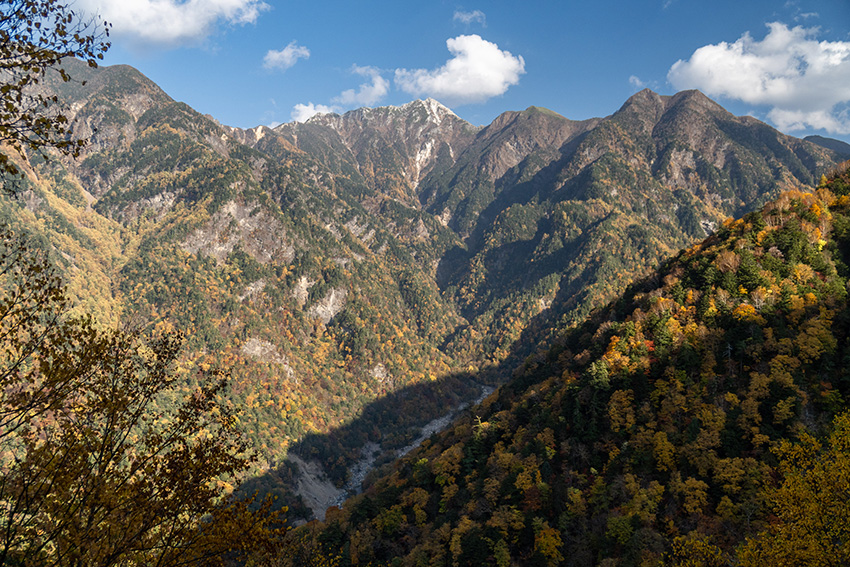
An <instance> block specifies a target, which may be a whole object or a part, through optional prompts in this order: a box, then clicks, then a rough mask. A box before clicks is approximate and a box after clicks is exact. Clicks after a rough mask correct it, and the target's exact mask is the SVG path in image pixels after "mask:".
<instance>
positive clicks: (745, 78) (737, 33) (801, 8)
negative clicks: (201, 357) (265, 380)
mask: <svg viewBox="0 0 850 567" xmlns="http://www.w3.org/2000/svg"><path fill="white" fill-rule="evenodd" d="M74 6H75V9H76V10H78V11H82V12H88V13H90V14H91V13H94V12H97V13H98V14H99V15H100V16H101V17H102V18H103V19H106V20H107V21H109V22H110V23H111V26H112V29H111V34H110V39H111V41H112V48H111V49H110V50H109V52H108V53H107V54H106V57H105V60H104V63H105V64H106V65H113V64H119V63H123V64H129V65H132V66H133V67H136V68H137V69H139V70H140V71H141V72H142V73H144V74H145V75H147V76H148V77H150V78H151V79H152V80H153V81H155V82H156V83H157V84H158V85H160V86H161V87H162V88H163V89H164V90H165V91H166V92H167V93H168V94H169V95H170V96H171V97H173V98H175V99H177V100H180V101H183V102H186V103H187V104H189V105H190V106H191V107H193V108H194V109H195V110H198V111H199V112H202V113H204V114H210V115H212V116H213V117H214V118H216V119H217V120H219V121H220V122H222V123H224V124H228V125H231V126H238V127H242V128H251V127H254V126H257V125H260V124H264V125H272V126H273V125H276V124H279V123H282V122H289V121H291V120H304V119H306V118H308V117H309V116H311V115H312V114H315V113H316V112H328V111H332V112H338V113H342V112H345V111H347V110H351V109H354V108H358V107H361V106H385V105H389V104H392V105H400V104H404V103H406V102H409V101H411V100H414V99H417V98H427V97H432V98H435V99H437V100H439V101H440V102H442V103H444V104H446V105H447V106H449V107H450V108H451V109H452V110H453V111H454V112H455V113H457V114H458V115H459V116H460V117H461V118H464V119H466V120H468V121H469V122H471V123H473V124H476V125H480V124H488V123H490V122H491V121H492V120H493V119H494V118H495V117H496V116H498V115H499V114H501V113H502V112H504V111H508V110H523V109H525V108H527V107H529V106H542V107H545V108H548V109H550V110H554V111H555V112H558V113H559V114H562V115H563V116H565V117H567V118H570V119H574V120H582V119H586V118H590V117H594V116H607V115H609V114H612V113H613V112H615V111H616V110H617V109H618V108H619V107H620V106H621V105H622V104H623V103H624V102H625V101H626V99H627V98H628V97H629V96H631V95H632V94H634V93H635V92H637V91H639V90H641V89H643V88H645V87H648V88H651V89H652V90H654V91H656V92H658V93H660V94H673V93H675V92H678V91H680V90H683V89H691V88H697V89H700V90H701V91H703V92H704V93H705V94H707V95H708V96H710V97H712V98H713V99H714V100H716V101H717V102H719V103H720V104H722V105H723V106H724V107H726V108H727V109H728V110H729V111H730V112H733V113H734V114H738V115H742V114H750V115H752V116H755V117H756V118H759V119H761V120H764V121H765V122H767V123H769V124H771V125H773V126H775V127H777V128H778V129H780V130H782V131H783V132H786V133H788V134H792V135H795V136H800V137H802V136H805V135H809V134H820V135H823V136H829V137H833V138H837V139H840V140H844V141H847V142H850V0H789V1H783V0H779V1H775V0H774V1H770V0H747V1H745V2H741V1H740V0H622V1H614V0H597V1H595V2H586V1H585V2H576V1H573V0H528V1H526V2H523V3H519V2H507V1H502V0H480V1H478V2H475V1H472V0H462V1H461V2H446V1H445V0H432V1H430V2H406V1H403V0H392V1H390V0H374V1H370V2H353V1H340V0H335V1H325V2H323V1H319V0H314V1H311V2H304V1H299V2H296V1H283V0H75V1H74Z"/></svg>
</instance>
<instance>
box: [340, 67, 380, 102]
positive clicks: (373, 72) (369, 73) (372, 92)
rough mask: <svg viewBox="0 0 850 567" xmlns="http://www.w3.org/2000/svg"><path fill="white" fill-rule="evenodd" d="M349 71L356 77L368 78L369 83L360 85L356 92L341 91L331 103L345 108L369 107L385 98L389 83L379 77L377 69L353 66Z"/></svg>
mask: <svg viewBox="0 0 850 567" xmlns="http://www.w3.org/2000/svg"><path fill="white" fill-rule="evenodd" d="M351 70H352V72H353V73H356V74H357V75H361V76H363V77H368V78H369V79H371V82H368V83H363V84H361V85H360V87H359V88H358V89H357V91H355V90H354V89H348V90H346V91H343V92H342V93H341V94H340V95H339V96H338V97H334V98H333V102H338V103H339V104H342V105H345V106H352V105H361V106H371V105H373V104H375V103H377V102H378V101H380V100H381V99H382V98H384V97H385V96H387V93H388V92H389V90H390V82H389V81H388V80H386V79H385V78H383V77H382V76H381V72H380V70H379V69H377V68H375V67H359V66H357V65H354V66H353V67H352V68H351Z"/></svg>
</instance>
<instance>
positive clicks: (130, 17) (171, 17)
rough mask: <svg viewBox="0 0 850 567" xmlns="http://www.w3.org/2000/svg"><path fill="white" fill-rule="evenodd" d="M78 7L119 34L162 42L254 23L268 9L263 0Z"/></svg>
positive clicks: (106, 1)
mask: <svg viewBox="0 0 850 567" xmlns="http://www.w3.org/2000/svg"><path fill="white" fill-rule="evenodd" d="M75 7H77V8H79V9H81V10H82V11H84V12H87V13H91V14H94V13H96V14H98V16H99V17H101V18H103V19H104V20H106V21H108V22H109V23H111V24H112V33H113V34H114V35H116V36H119V37H120V36H126V37H128V38H130V39H131V40H133V41H136V42H139V43H145V44H163V45H177V44H183V43H192V42H197V41H200V40H203V39H204V38H206V37H207V36H209V35H210V33H212V31H213V29H214V28H215V26H216V25H217V24H219V23H228V24H252V23H254V22H256V21H257V18H258V17H259V15H260V12H262V11H264V10H268V9H269V5H268V4H266V3H265V2H263V1H262V0H185V1H181V0H76V4H75Z"/></svg>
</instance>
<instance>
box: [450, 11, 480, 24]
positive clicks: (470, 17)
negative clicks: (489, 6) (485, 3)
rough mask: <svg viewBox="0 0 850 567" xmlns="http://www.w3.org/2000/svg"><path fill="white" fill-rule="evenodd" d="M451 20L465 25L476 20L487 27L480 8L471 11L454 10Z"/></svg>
mask: <svg viewBox="0 0 850 567" xmlns="http://www.w3.org/2000/svg"><path fill="white" fill-rule="evenodd" d="M452 19H453V20H456V21H458V22H462V23H464V24H466V25H469V24H471V23H473V22H477V23H479V24H481V25H482V26H484V27H487V16H485V15H484V12H482V11H481V10H473V11H472V12H462V11H460V10H456V11H455V14H454V17H453V18H452Z"/></svg>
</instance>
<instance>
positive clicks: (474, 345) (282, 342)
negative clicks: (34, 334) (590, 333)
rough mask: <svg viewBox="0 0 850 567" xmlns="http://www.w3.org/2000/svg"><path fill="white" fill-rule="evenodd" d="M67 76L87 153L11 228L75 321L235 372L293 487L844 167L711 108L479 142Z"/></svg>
mask: <svg viewBox="0 0 850 567" xmlns="http://www.w3.org/2000/svg"><path fill="white" fill-rule="evenodd" d="M68 72H69V73H70V74H71V76H73V77H74V79H75V80H74V81H72V82H69V83H64V82H61V81H59V80H57V81H56V82H52V83H51V82H48V83H47V84H45V85H44V86H43V88H46V89H51V90H52V91H53V92H55V93H56V94H57V95H58V96H59V97H60V99H61V100H62V102H63V104H64V105H65V107H66V109H67V111H66V114H67V116H68V118H69V120H70V124H71V128H72V134H73V136H75V137H80V138H85V139H88V140H89V143H88V145H87V146H86V147H85V148H84V150H83V152H82V155H81V156H80V157H79V158H78V159H70V158H65V157H62V156H58V155H57V156H47V157H48V158H49V159H42V158H41V157H32V158H31V160H30V162H29V163H27V164H23V168H24V170H25V173H26V175H25V176H24V177H23V178H22V179H19V180H13V181H10V183H15V184H17V185H16V189H15V191H16V193H17V195H18V197H17V198H12V197H3V199H2V201H0V214H2V215H3V217H4V219H6V220H7V221H8V222H9V223H10V224H12V225H14V226H17V227H19V228H21V229H23V230H26V231H28V232H29V233H31V234H32V235H33V237H34V238H35V239H36V240H37V241H38V242H40V243H41V245H42V246H43V247H45V248H46V249H48V250H50V251H51V253H52V254H53V257H54V261H55V263H56V264H57V266H58V268H59V269H60V271H61V272H62V273H63V274H64V276H65V278H66V280H67V282H68V283H67V285H68V289H69V292H70V293H71V295H72V296H73V297H74V298H75V299H76V302H77V305H78V309H79V310H81V311H84V312H87V313H91V314H93V315H94V316H95V317H96V319H97V320H98V321H100V322H101V324H103V325H112V326H115V325H126V326H131V327H134V328H137V329H139V330H140V331H141V332H144V331H146V330H150V329H155V328H166V329H168V328H174V329H180V330H182V331H184V332H186V334H187V337H188V339H187V349H188V350H187V352H188V353H189V354H187V357H186V358H187V359H186V361H185V365H186V366H187V367H189V366H192V365H212V364H218V365H224V366H227V367H228V368H229V369H231V373H232V380H231V386H230V391H229V392H228V398H229V400H230V402H231V403H232V404H234V406H236V407H238V408H239V409H240V411H241V417H240V427H241V428H242V430H243V432H244V433H245V435H246V436H247V438H248V439H249V440H250V442H251V444H252V446H253V447H254V449H255V450H256V451H257V452H258V454H259V455H260V456H261V460H260V463H259V465H258V473H267V474H266V475H265V476H266V477H267V478H269V479H277V480H276V481H274V482H273V484H274V483H275V482H276V483H278V484H279V485H280V486H283V487H284V488H283V489H284V490H285V489H286V486H288V485H291V483H292V478H293V475H294V474H295V471H294V469H293V468H292V466H291V465H288V464H286V463H285V462H284V458H285V456H286V455H287V453H288V452H289V451H291V450H293V449H294V450H297V452H298V454H299V455H301V456H302V457H303V458H305V459H307V460H310V459H313V460H316V461H318V462H319V463H320V464H321V466H322V467H323V469H324V470H325V472H326V473H327V474H328V475H329V476H330V478H331V479H332V480H333V481H334V482H337V483H338V484H342V483H344V481H345V479H346V477H347V475H348V474H349V467H350V465H351V463H353V462H354V461H356V460H357V459H358V458H359V457H360V455H361V449H362V448H363V447H364V446H365V445H366V444H367V443H369V442H374V443H377V444H378V445H379V446H380V447H381V449H382V450H383V451H384V452H385V460H386V459H389V458H390V457H391V456H392V455H394V454H395V450H397V449H398V448H399V447H403V446H404V445H406V444H408V443H409V442H410V441H411V440H413V439H415V438H416V437H417V435H418V430H419V429H418V428H419V427H421V426H422V425H423V424H424V423H426V422H428V421H430V420H431V419H433V418H434V417H437V416H439V415H442V414H443V413H445V411H446V409H447V408H450V407H454V406H456V405H457V404H459V403H461V402H463V401H466V400H470V399H473V398H475V397H476V396H477V395H478V393H479V392H480V388H481V385H482V384H490V385H496V384H501V383H503V382H505V381H506V380H507V379H508V378H510V376H511V375H512V374H513V373H514V372H515V371H516V369H517V368H519V367H520V364H521V363H522V361H524V360H526V359H527V358H528V357H529V356H530V355H534V353H535V352H538V351H541V350H544V349H545V346H546V345H548V344H552V343H553V342H555V341H557V340H559V339H558V337H560V336H561V334H562V332H563V331H564V330H565V329H568V328H572V327H575V326H576V325H579V324H580V323H581V322H582V321H583V320H584V319H585V317H586V316H587V315H588V314H590V313H591V312H592V311H594V309H597V308H599V307H600V306H603V305H605V304H606V303H607V302H609V301H610V300H612V299H613V298H615V297H616V296H618V295H619V294H620V293H622V292H623V291H624V290H625V289H626V287H627V285H628V284H629V282H631V281H633V280H635V279H637V278H640V277H642V276H645V275H646V274H649V273H650V270H651V269H652V268H654V267H655V266H657V265H658V264H659V263H660V262H662V261H663V260H665V259H667V258H669V257H671V256H673V255H674V254H676V253H677V252H678V251H679V250H680V249H682V248H684V247H686V246H689V245H692V244H693V243H694V242H697V241H700V240H702V239H703V238H705V237H706V236H708V235H711V234H713V233H715V232H716V231H717V230H719V229H720V228H721V227H723V226H724V224H723V223H724V221H725V220H726V219H727V218H729V217H736V216H740V215H742V214H744V213H746V212H748V211H753V210H756V209H758V208H759V207H761V206H762V205H764V204H765V203H767V202H768V201H769V200H771V199H773V198H775V197H777V196H778V195H779V194H780V193H781V192H783V191H787V190H799V189H805V188H812V187H814V186H816V185H817V184H818V182H819V180H820V177H821V175H823V174H825V173H829V172H830V171H831V170H833V169H834V168H835V167H836V166H837V164H838V163H839V162H840V161H841V159H842V158H843V154H841V152H840V151H835V149H830V148H829V147H824V145H828V144H823V143H813V142H811V141H806V140H800V139H797V138H793V137H790V136H786V135H784V134H782V133H780V132H778V131H776V130H775V129H773V128H771V127H770V126H768V125H766V124H764V123H762V122H759V121H758V120H756V119H754V118H751V117H736V116H733V115H731V114H730V113H728V112H727V111H725V110H724V109H723V108H722V107H721V106H719V105H718V104H716V103H715V102H713V101H711V100H710V99H708V98H707V97H705V96H704V95H702V94H701V93H699V92H697V91H685V92H681V93H678V94H676V95H673V96H661V95H658V94H656V93H654V92H652V91H649V90H644V91H641V92H639V93H637V94H635V95H634V96H632V97H631V98H630V99H629V100H628V101H626V102H625V104H624V105H623V106H622V107H621V108H620V109H619V110H617V111H616V112H615V113H613V114H612V115H610V116H607V117H604V118H593V119H589V120H582V121H573V120H569V119H567V118H564V117H562V116H560V115H558V114H556V113H553V112H551V111H548V110H546V109H542V108H537V107H531V108H529V109H526V110H524V111H519V112H506V113H504V114H502V115H501V116H499V117H498V118H497V119H496V120H494V121H493V123H491V124H489V125H487V126H484V127H478V126H473V125H471V124H469V123H467V122H465V121H464V120H462V119H460V118H459V117H458V116H456V115H455V114H454V113H453V112H452V111H451V110H449V109H448V108H446V107H445V106H443V105H441V104H440V103H439V102H437V101H434V100H430V99H429V100H425V101H413V102H411V103H408V104H406V105H403V106H400V107H385V108H373V109H360V110H355V111H352V112H348V113H346V114H344V115H341V116H340V115H336V114H327V115H318V116H316V117H314V118H312V119H310V120H308V121H307V122H305V123H291V124H283V125H280V126H277V127H275V128H268V127H265V126H259V127H257V128H253V129H248V130H243V129H238V128H233V127H229V126H225V125H222V124H219V123H218V122H217V121H216V120H215V119H214V118H212V117H208V116H203V115H201V114H200V113H198V112H196V111H195V110H193V109H192V108H190V107H188V106H187V105H185V104H183V103H180V102H176V101H174V100H172V99H171V98H170V97H169V96H168V95H167V94H165V93H164V92H163V91H162V90H161V89H160V88H159V87H157V86H156V85H155V84H154V83H152V82H151V81H150V80H148V79H147V78H145V77H144V76H143V75H142V74H140V73H139V72H138V71H136V70H134V69H132V68H130V67H125V66H113V67H105V68H100V69H90V68H88V67H87V66H85V65H84V64H81V63H77V62H73V61H72V62H69V65H68ZM83 83H84V84H83ZM381 400H392V403H386V404H383V405H382V404H381V403H380V402H381ZM364 412H365V413H364ZM355 418H358V419H355ZM269 482H272V481H269ZM278 488H279V487H277V486H275V487H268V490H277V489H278ZM287 494H289V492H287ZM287 499H288V502H290V504H291V505H292V506H291V509H292V510H293V511H295V512H300V513H302V514H304V515H309V513H310V512H309V511H308V510H306V509H305V508H303V506H301V507H299V505H298V504H297V501H296V500H295V499H293V497H292V496H291V495H289V496H287Z"/></svg>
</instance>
